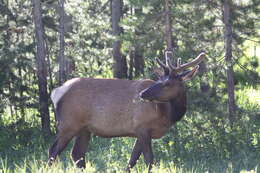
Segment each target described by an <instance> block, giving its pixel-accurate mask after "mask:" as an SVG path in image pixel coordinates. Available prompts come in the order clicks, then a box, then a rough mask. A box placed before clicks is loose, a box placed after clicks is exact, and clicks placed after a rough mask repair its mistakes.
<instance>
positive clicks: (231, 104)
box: [223, 0, 236, 124]
mask: <svg viewBox="0 0 260 173" xmlns="http://www.w3.org/2000/svg"><path fill="white" fill-rule="evenodd" d="M230 2H231V1H230V0H224V14H223V15H224V24H225V37H224V39H225V60H226V63H227V70H226V72H227V90H228V110H229V121H230V123H231V124H232V123H233V122H234V118H235V117H234V116H235V110H236V105H235V93H234V74H233V64H232V23H231V18H230V13H231V10H230Z"/></svg>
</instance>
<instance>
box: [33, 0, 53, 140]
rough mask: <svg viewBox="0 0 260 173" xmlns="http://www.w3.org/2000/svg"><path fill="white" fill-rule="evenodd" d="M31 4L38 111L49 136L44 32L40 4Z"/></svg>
mask: <svg viewBox="0 0 260 173" xmlns="http://www.w3.org/2000/svg"><path fill="white" fill-rule="evenodd" d="M32 2H33V17H34V24H35V34H36V44H37V52H36V62H37V78H38V87H39V104H40V107H39V111H40V116H41V123H42V130H43V132H44V133H45V134H47V135H50V132H51V131H50V115H49V108H48V98H49V97H48V93H47V68H46V61H45V56H46V52H45V51H46V50H45V44H44V31H43V24H42V13H41V2H40V0H32Z"/></svg>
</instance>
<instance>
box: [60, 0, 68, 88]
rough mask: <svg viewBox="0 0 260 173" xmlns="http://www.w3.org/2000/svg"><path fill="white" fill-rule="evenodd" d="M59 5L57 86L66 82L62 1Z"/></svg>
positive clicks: (61, 0) (62, 0)
mask: <svg viewBox="0 0 260 173" xmlns="http://www.w3.org/2000/svg"><path fill="white" fill-rule="evenodd" d="M59 5H60V10H59V12H60V14H59V15H60V28H59V34H60V50H59V85H61V84H63V83H64V82H65V80H66V70H65V57H64V49H65V48H64V46H65V40H64V34H65V30H64V22H65V21H64V17H65V11H64V0H59Z"/></svg>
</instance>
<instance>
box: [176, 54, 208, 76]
mask: <svg viewBox="0 0 260 173" xmlns="http://www.w3.org/2000/svg"><path fill="white" fill-rule="evenodd" d="M205 57H206V54H205V53H204V52H202V53H200V54H199V56H197V58H195V59H194V60H192V61H191V62H188V63H185V64H182V65H180V64H179V67H178V66H177V68H176V69H175V71H176V72H181V71H183V70H185V69H186V68H189V67H194V66H196V65H198V64H199V63H200V62H201V61H202V60H203V59H204V58H205Z"/></svg>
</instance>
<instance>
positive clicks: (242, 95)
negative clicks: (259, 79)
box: [236, 87, 260, 109]
mask: <svg viewBox="0 0 260 173" xmlns="http://www.w3.org/2000/svg"><path fill="white" fill-rule="evenodd" d="M259 91H260V87H258V88H256V89H255V88H253V87H248V88H243V89H240V90H238V91H236V97H237V100H236V101H237V105H239V106H240V107H243V108H249V109H252V108H254V107H258V108H259V106H260V92H259Z"/></svg>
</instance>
